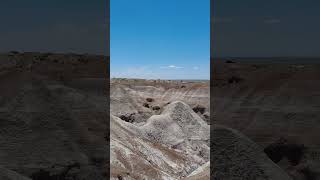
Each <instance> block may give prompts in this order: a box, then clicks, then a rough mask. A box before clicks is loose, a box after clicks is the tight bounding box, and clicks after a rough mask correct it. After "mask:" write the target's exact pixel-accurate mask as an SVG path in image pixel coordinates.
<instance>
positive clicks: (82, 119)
mask: <svg viewBox="0 0 320 180" xmlns="http://www.w3.org/2000/svg"><path fill="white" fill-rule="evenodd" d="M106 61H107V59H106V57H103V56H91V55H75V54H51V53H46V54H42V53H18V52H11V53H7V54H1V55H0V82H1V86H0V94H1V96H0V119H1V121H0V143H1V146H0V166H1V167H3V168H1V175H0V176H1V177H2V176H3V177H5V176H8V177H9V178H7V179H10V177H11V179H28V178H22V177H21V178H18V177H19V175H17V174H20V175H21V176H25V177H29V178H30V179H33V180H35V179H52V180H53V179H54V180H56V179H62V180H63V179H81V180H82V179H86V180H92V179H98V180H99V179H101V180H102V179H106V162H107V159H108V155H107V153H108V151H107V142H106V140H105V136H106V131H107V124H106V123H107V121H106V120H107V118H108V114H107V111H106V109H105V108H106V103H107V101H106V95H105V94H106V92H105V91H106V88H105V87H106V84H107V83H106V81H105V76H104V67H105V64H106ZM16 173H17V174H16ZM3 174H5V175H3ZM14 176H16V177H17V178H13V177H14ZM2 179H3V178H2Z"/></svg>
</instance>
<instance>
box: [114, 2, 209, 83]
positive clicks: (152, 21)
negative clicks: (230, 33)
mask: <svg viewBox="0 0 320 180" xmlns="http://www.w3.org/2000/svg"><path fill="white" fill-rule="evenodd" d="M110 58H111V77H130V78H148V79H209V76H210V75H209V74H210V1H209V0H201V1H195V0H135V1H133V0H111V1H110Z"/></svg>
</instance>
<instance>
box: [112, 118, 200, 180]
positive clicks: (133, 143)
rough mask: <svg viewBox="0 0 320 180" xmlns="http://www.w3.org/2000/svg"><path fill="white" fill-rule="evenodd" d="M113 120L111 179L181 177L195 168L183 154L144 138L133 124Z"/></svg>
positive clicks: (116, 119)
mask: <svg viewBox="0 0 320 180" xmlns="http://www.w3.org/2000/svg"><path fill="white" fill-rule="evenodd" d="M110 120H111V124H110V126H111V135H110V138H111V139H110V140H111V141H110V145H111V149H110V150H111V159H110V160H111V161H110V164H111V179H178V178H179V177H184V176H187V174H188V172H190V171H192V170H193V169H194V167H193V162H192V160H191V159H190V158H189V157H187V156H186V155H184V154H183V153H180V152H177V151H175V150H173V149H171V148H168V147H166V146H163V145H160V144H157V143H153V142H151V141H148V140H146V139H143V137H142V136H141V135H142V134H141V130H139V129H138V128H137V127H136V126H135V125H133V124H130V123H127V122H124V121H122V120H121V119H119V118H117V117H115V116H112V115H111V118H110Z"/></svg>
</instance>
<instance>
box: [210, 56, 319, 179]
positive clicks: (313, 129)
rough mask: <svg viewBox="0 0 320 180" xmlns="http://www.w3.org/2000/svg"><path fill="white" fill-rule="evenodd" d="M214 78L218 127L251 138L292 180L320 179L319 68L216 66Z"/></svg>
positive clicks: (218, 63)
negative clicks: (222, 126) (229, 129)
mask: <svg viewBox="0 0 320 180" xmlns="http://www.w3.org/2000/svg"><path fill="white" fill-rule="evenodd" d="M212 73H213V77H214V81H213V82H214V84H213V86H212V88H214V91H213V94H212V95H211V96H212V104H213V107H212V108H213V112H212V114H211V115H212V119H213V121H214V122H213V124H219V125H224V126H227V127H230V128H233V129H235V130H238V131H239V132H241V133H243V134H244V135H246V136H247V137H249V138H250V139H251V140H252V141H254V142H255V143H257V144H258V145H259V146H260V147H261V148H263V149H264V151H265V152H267V154H268V156H269V157H270V158H271V159H272V160H273V161H274V162H276V163H277V164H278V165H279V166H280V167H281V168H282V169H283V170H285V171H286V172H287V173H288V174H290V175H291V177H292V178H293V179H299V180H300V179H306V180H315V179H319V178H320V140H319V138H320V134H319V129H320V121H319V119H320V64H316V63H310V62H309V63H303V60H302V61H301V62H300V63H298V62H297V61H296V62H295V63H293V62H292V63H290V61H287V62H286V63H279V62H278V63H277V62H264V63H254V62H239V61H238V62H229V63H226V62H225V61H216V62H215V63H214V71H213V72H212ZM212 156H214V155H212Z"/></svg>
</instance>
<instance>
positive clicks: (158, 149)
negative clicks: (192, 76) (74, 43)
mask: <svg viewBox="0 0 320 180" xmlns="http://www.w3.org/2000/svg"><path fill="white" fill-rule="evenodd" d="M209 98H210V95H209V84H208V82H188V83H186V82H183V81H182V82H181V81H165V80H157V81H154V80H152V81H151V80H137V79H116V80H115V79H114V80H113V81H112V82H111V114H112V115H111V125H110V128H111V135H110V138H111V173H112V179H115V180H116V179H159V180H160V179H185V180H208V179H210V178H211V179H212V178H213V179H214V178H215V179H225V180H229V179H230V180H234V179H239V180H240V179H249V180H250V179H252V180H255V179H264V180H277V179H279V180H287V179H288V180H289V179H291V178H290V177H289V176H288V175H287V173H285V172H284V170H282V169H280V168H279V166H277V165H276V164H275V163H274V162H272V161H271V160H270V159H269V158H268V156H267V155H266V154H265V153H264V151H263V148H261V147H260V146H258V145H257V144H256V143H254V142H253V141H251V140H249V139H248V138H247V137H246V136H245V135H243V134H241V133H240V132H238V131H235V130H233V129H230V128H224V127H221V126H218V125H217V126H213V127H211V128H210V122H209V120H210V113H209V109H210V105H209ZM155 107H156V108H155ZM210 130H212V131H214V133H213V134H214V137H210V135H209V134H210ZM210 143H212V144H210ZM210 147H211V148H212V149H211V152H212V154H211V155H210ZM210 156H211V160H212V162H213V164H211V165H210V161H209V159H210ZM210 166H211V171H212V175H213V176H212V177H210Z"/></svg>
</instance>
